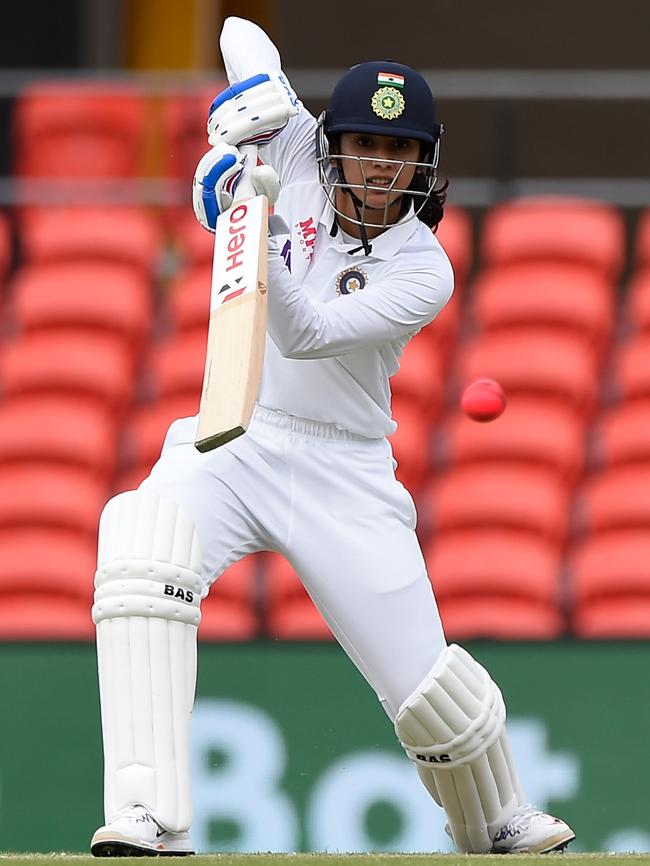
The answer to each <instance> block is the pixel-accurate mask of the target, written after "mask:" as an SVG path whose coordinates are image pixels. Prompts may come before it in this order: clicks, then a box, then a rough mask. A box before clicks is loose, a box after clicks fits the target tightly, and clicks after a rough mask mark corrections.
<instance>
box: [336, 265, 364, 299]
mask: <svg viewBox="0 0 650 866" xmlns="http://www.w3.org/2000/svg"><path fill="white" fill-rule="evenodd" d="M367 282H368V274H367V273H366V272H365V271H364V270H363V268H346V269H345V270H344V271H341V273H340V274H339V275H338V277H337V278H336V293H337V294H338V295H351V294H352V292H358V291H360V290H361V289H363V288H364V287H365V285H366V283H367Z"/></svg>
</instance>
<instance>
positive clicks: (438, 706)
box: [395, 644, 523, 853]
mask: <svg viewBox="0 0 650 866" xmlns="http://www.w3.org/2000/svg"><path fill="white" fill-rule="evenodd" d="M505 718H506V711H505V706H504V703H503V698H502V696H501V692H500V691H499V689H498V687H497V685H496V684H495V683H494V682H493V681H492V679H491V677H490V675H489V674H488V672H487V671H486V670H485V668H483V667H482V666H481V665H480V664H479V663H478V662H477V661H476V660H475V659H474V658H472V656H471V655H470V654H469V653H468V652H466V651H465V650H464V649H462V648H461V647H459V646H457V645H455V644H452V645H451V646H449V647H447V649H446V650H445V651H444V652H443V653H442V654H441V656H440V658H439V659H438V660H437V661H436V663H435V665H434V666H433V668H432V670H431V672H430V673H429V674H428V675H427V677H426V678H425V679H424V681H423V682H422V683H421V684H420V686H418V688H417V689H416V690H415V691H414V692H413V694H411V695H410V696H409V697H408V698H407V699H406V701H404V703H403V704H402V706H401V707H400V710H399V713H398V715H397V719H396V721H395V730H396V732H397V736H398V737H399V740H400V742H401V744H402V746H403V747H404V749H405V751H406V753H407V755H408V756H409V758H411V760H412V761H414V762H415V763H416V764H417V768H418V773H419V775H420V778H421V779H422V781H423V782H424V784H425V786H426V788H427V790H428V791H429V793H430V794H431V795H432V797H433V798H434V799H435V800H436V802H437V803H439V804H440V805H441V806H442V807H443V808H444V810H445V812H446V813H447V818H448V821H449V826H450V829H451V832H452V835H453V838H454V842H455V843H456V845H457V847H458V848H459V849H460V850H461V851H465V852H474V853H486V852H488V851H490V849H491V848H492V840H493V838H494V835H495V834H496V832H497V831H498V830H499V829H500V828H501V827H502V826H503V825H504V824H505V823H506V822H507V821H508V820H509V819H510V818H511V817H512V815H513V814H514V812H515V810H516V808H517V807H518V806H519V805H521V803H522V802H523V798H522V795H521V790H520V787H519V781H518V779H517V775H516V772H515V769H514V765H513V761H512V756H511V754H510V748H509V745H508V741H507V735H506V730H505Z"/></svg>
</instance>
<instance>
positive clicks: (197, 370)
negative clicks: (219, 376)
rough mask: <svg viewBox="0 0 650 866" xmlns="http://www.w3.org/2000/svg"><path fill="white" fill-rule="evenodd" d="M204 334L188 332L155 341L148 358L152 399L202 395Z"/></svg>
mask: <svg viewBox="0 0 650 866" xmlns="http://www.w3.org/2000/svg"><path fill="white" fill-rule="evenodd" d="M206 343H207V335H206V333H205V332H197V331H188V332H186V333H181V334H176V335H174V336H173V337H170V338H168V339H165V340H161V341H160V342H159V343H156V344H154V345H153V346H152V347H151V349H150V352H149V357H148V359H147V370H148V373H149V376H150V379H151V389H152V393H153V394H154V395H155V399H156V400H159V399H164V398H167V397H178V396H182V395H185V394H187V395H191V396H192V397H196V399H197V401H198V399H199V398H200V396H201V387H202V385H203V371H204V368H205V353H206Z"/></svg>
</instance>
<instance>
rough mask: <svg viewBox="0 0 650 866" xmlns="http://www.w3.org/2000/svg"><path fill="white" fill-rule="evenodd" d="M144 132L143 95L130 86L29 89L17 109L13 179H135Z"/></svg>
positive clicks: (73, 85) (54, 85)
mask: <svg viewBox="0 0 650 866" xmlns="http://www.w3.org/2000/svg"><path fill="white" fill-rule="evenodd" d="M145 128H146V116H145V109H144V102H143V99H142V96H141V94H140V92H139V91H138V90H137V89H136V88H134V87H132V86H130V85H115V84H111V85H105V84H101V85H100V84H79V83H77V82H46V83H37V84H33V85H29V86H28V87H26V88H25V89H24V90H23V91H22V93H21V94H20V95H19V97H18V99H17V101H16V105H15V108H14V114H13V152H14V174H16V175H19V176H23V177H32V178H63V179H68V178H127V177H135V176H136V175H137V174H138V171H139V167H140V166H139V159H140V150H141V145H142V139H143V135H144V132H145Z"/></svg>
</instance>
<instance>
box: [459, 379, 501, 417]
mask: <svg viewBox="0 0 650 866" xmlns="http://www.w3.org/2000/svg"><path fill="white" fill-rule="evenodd" d="M460 405H461V406H462V407H463V412H464V413H465V414H466V415H467V416H468V418H471V419H472V420H474V421H494V419H495V418H498V417H499V415H501V413H502V412H503V410H504V409H505V408H506V395H505V394H504V392H503V388H502V387H501V385H499V383H498V382H495V381H494V379H477V380H476V381H475V382H471V383H470V384H469V385H468V386H467V387H466V388H465V390H464V391H463V393H462V396H461V398H460Z"/></svg>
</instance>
